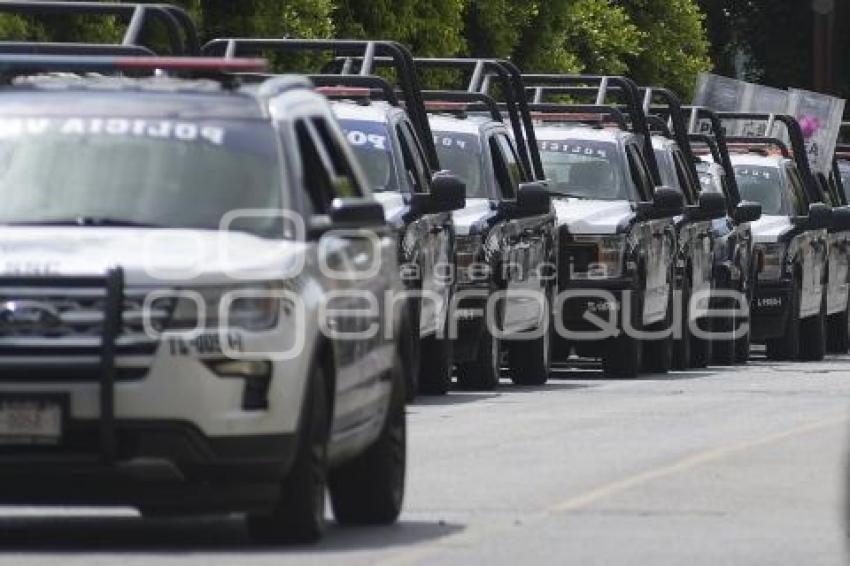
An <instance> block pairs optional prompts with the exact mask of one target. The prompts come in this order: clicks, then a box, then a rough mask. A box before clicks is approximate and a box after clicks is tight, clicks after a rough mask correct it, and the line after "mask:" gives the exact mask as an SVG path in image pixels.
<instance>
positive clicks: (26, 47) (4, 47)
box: [0, 41, 156, 57]
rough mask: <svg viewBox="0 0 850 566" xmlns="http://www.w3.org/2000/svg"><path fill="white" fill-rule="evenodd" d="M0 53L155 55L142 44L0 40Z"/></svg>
mask: <svg viewBox="0 0 850 566" xmlns="http://www.w3.org/2000/svg"><path fill="white" fill-rule="evenodd" d="M0 53H14V54H29V55H114V56H117V57H122V56H123V57H155V56H156V54H155V53H154V52H153V51H151V50H150V49H148V48H147V47H144V46H142V45H107V44H103V43H55V42H50V43H47V42H33V43H28V42H25V41H0Z"/></svg>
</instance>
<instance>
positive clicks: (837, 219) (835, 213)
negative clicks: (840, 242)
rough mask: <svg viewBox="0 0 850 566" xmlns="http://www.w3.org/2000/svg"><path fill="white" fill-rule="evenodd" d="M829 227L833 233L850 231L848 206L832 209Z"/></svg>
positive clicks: (849, 209)
mask: <svg viewBox="0 0 850 566" xmlns="http://www.w3.org/2000/svg"><path fill="white" fill-rule="evenodd" d="M830 227H831V228H832V230H833V231H835V232H846V231H848V230H850V206H842V207H840V208H833V209H832V225H831V226H830Z"/></svg>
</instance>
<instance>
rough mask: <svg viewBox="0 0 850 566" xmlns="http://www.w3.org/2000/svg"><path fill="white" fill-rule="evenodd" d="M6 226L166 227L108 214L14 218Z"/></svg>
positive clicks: (5, 223)
mask: <svg viewBox="0 0 850 566" xmlns="http://www.w3.org/2000/svg"><path fill="white" fill-rule="evenodd" d="M2 224H4V225H6V226H86V227H94V228H112V227H127V228H166V226H162V225H161V224H153V223H151V222H139V221H136V220H129V219H126V218H110V217H108V216H75V217H73V218H45V219H43V220H13V221H7V222H2Z"/></svg>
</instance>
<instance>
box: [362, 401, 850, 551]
mask: <svg viewBox="0 0 850 566" xmlns="http://www.w3.org/2000/svg"><path fill="white" fill-rule="evenodd" d="M848 420H850V415H847V414H843V415H841V416H833V417H831V418H828V419H823V420H820V421H816V422H813V423H809V424H805V425H800V426H797V427H794V428H792V429H789V430H786V431H783V432H778V433H775V434H771V435H768V436H764V437H761V438H757V439H754V440H749V441H746V442H739V443H736V444H730V445H727V446H720V447H717V448H711V449H709V450H704V451H702V452H697V453H696V454H692V455H690V456H686V457H685V458H682V459H681V460H677V461H676V462H673V463H671V464H668V465H666V466H661V467H659V468H655V469H652V470H647V471H645V472H641V473H639V474H636V475H633V476H630V477H627V478H624V479H621V480H617V481H614V482H611V483H607V484H605V485H601V486H599V487H597V488H594V489H591V490H590V491H587V492H585V493H583V494H580V495H577V496H573V497H569V498H567V499H563V500H561V501H559V502H557V503H555V504H554V505H551V506H549V507H546V508H545V509H543V510H541V511H540V512H538V513H535V514H533V515H531V517H525V518H523V524H527V523H528V522H529V521H530V520H534V519H545V518H546V517H547V516H549V515H554V514H557V513H565V512H568V511H576V510H579V509H583V508H586V507H588V506H590V505H593V504H594V503H597V502H598V501H601V500H604V499H608V498H610V497H613V496H615V495H618V494H620V493H623V492H625V491H628V490H629V489H632V488H635V487H638V486H640V485H643V484H646V483H649V482H652V481H655V480H659V479H662V478H666V477H669V476H672V475H675V474H678V473H681V472H685V471H688V470H691V469H693V468H696V467H698V466H700V465H702V464H707V463H710V462H716V461H719V460H723V459H724V458H727V457H729V456H733V455H735V454H739V453H741V452H746V451H748V450H753V449H755V448H761V447H763V446H767V445H770V444H775V443H777V442H782V441H783V440H788V439H789V438H794V437H797V436H803V435H806V434H810V433H813V432H817V431H819V430H823V429H827V428H831V427H833V426H838V425H841V424H846V423H847V422H848ZM511 528H512V527H509V526H501V527H489V528H488V527H486V526H484V527H481V528H478V529H475V530H474V531H461V532H460V533H458V534H456V535H449V536H447V537H446V538H444V539H441V540H440V541H438V542H436V543H434V544H432V545H429V546H425V545H423V546H419V547H416V548H412V549H410V550H409V551H406V552H402V553H400V554H398V555H396V556H392V557H389V558H388V559H386V560H381V561H379V564H381V565H382V566H389V565H394V566H395V565H403V564H414V563H417V562H420V561H422V560H425V559H426V558H428V557H429V556H433V555H434V554H436V553H437V552H440V551H442V550H446V549H448V548H451V547H460V546H469V545H472V544H475V543H476V542H480V541H481V540H483V539H484V538H486V537H489V536H493V535H495V534H498V533H501V532H504V531H507V530H510V529H511Z"/></svg>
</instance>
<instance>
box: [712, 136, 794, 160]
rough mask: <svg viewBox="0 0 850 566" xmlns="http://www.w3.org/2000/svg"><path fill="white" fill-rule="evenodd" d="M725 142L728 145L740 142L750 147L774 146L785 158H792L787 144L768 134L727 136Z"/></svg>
mask: <svg viewBox="0 0 850 566" xmlns="http://www.w3.org/2000/svg"><path fill="white" fill-rule="evenodd" d="M726 143H727V144H729V145H733V144H740V145H746V146H750V147H761V146H766V147H771V146H772V147H775V148H776V149H778V150H779V153H781V154H782V157H784V158H785V159H793V156H792V155H791V151H790V150H789V149H788V146H787V145H786V144H785V142H784V141H782V140H781V139H779V138H774V137H770V136H729V137H727V138H726Z"/></svg>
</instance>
